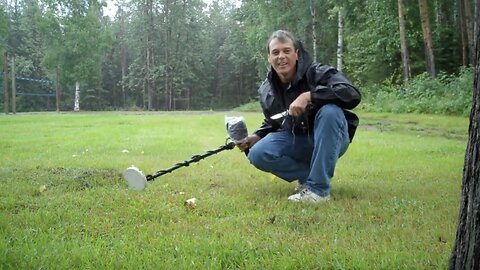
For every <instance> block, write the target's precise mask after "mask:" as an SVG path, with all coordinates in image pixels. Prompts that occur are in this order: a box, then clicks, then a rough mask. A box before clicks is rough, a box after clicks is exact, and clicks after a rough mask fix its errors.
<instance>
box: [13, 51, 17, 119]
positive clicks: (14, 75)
mask: <svg viewBox="0 0 480 270" xmlns="http://www.w3.org/2000/svg"><path fill="white" fill-rule="evenodd" d="M15 72H16V71H15V54H12V113H13V114H16V113H17V79H16V76H17V74H15Z"/></svg>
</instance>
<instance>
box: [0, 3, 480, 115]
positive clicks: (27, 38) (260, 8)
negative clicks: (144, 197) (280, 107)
mask: <svg viewBox="0 0 480 270" xmlns="http://www.w3.org/2000/svg"><path fill="white" fill-rule="evenodd" d="M0 3H1V5H0V63H2V65H1V69H2V71H3V76H1V79H0V80H1V84H0V87H1V88H0V92H1V93H0V100H1V102H0V109H1V111H4V112H5V113H9V112H11V111H12V110H13V111H14V112H15V111H18V112H25V111H55V110H57V111H71V110H94V111H99V110H153V111H155V110H165V111H171V110H224V109H232V108H235V107H238V106H240V105H242V104H247V103H250V102H254V101H256V99H257V88H258V85H259V84H260V83H261V82H262V81H263V80H264V78H265V75H266V72H267V68H268V65H267V51H266V47H265V45H266V44H265V43H266V41H267V39H268V37H269V35H270V34H271V33H272V32H273V31H275V30H277V29H285V30H288V31H290V32H292V33H294V34H295V35H296V37H297V38H298V39H299V40H301V41H302V43H303V44H304V46H305V48H306V49H307V51H308V52H309V53H310V54H311V56H312V57H313V59H314V60H315V61H317V62H322V63H325V64H329V65H332V66H335V67H336V68H337V69H339V70H341V71H342V72H344V73H345V74H346V75H347V77H349V78H350V79H351V80H352V81H353V82H354V84H355V85H356V86H358V87H359V88H360V91H361V92H362V95H363V102H362V104H361V108H362V109H364V110H367V111H390V112H419V113H441V114H454V115H467V114H468V112H469V110H470V106H471V102H472V82H473V69H472V68H471V65H472V63H473V59H474V55H473V54H474V49H475V48H474V44H475V43H474V42H475V40H474V39H475V36H474V34H473V33H474V18H475V16H476V15H475V10H474V4H473V2H472V1H471V0H454V1H452V0H415V1H414V0H396V1H394V0H387V1H375V0H362V1H359V0H337V1H333V0H275V1H272V0H243V1H240V0H212V1H202V0H158V1H153V0H141V1H128V0H113V1H109V2H108V6H109V7H112V6H113V7H115V12H114V14H107V13H106V11H107V2H106V1H97V0H0ZM75 97H77V98H78V101H77V102H75Z"/></svg>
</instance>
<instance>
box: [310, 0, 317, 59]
mask: <svg viewBox="0 0 480 270" xmlns="http://www.w3.org/2000/svg"><path fill="white" fill-rule="evenodd" d="M315 2H316V1H313V0H310V15H311V16H312V50H313V61H314V62H317V29H316V24H317V18H316V17H317V9H316V8H315Z"/></svg>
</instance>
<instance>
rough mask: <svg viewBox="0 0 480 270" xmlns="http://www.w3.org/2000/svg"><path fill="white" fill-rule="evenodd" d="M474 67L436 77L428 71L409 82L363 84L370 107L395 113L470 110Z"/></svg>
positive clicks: (468, 111) (364, 95) (367, 107)
mask: <svg viewBox="0 0 480 270" xmlns="http://www.w3.org/2000/svg"><path fill="white" fill-rule="evenodd" d="M472 89H473V70H472V69H465V70H462V71H461V72H460V74H458V75H447V74H441V75H439V76H438V77H437V78H435V79H430V78H428V75H427V74H426V73H424V74H422V75H419V76H417V77H416V78H415V79H414V80H412V81H411V82H409V84H407V85H395V84H393V83H391V82H384V83H383V84H377V85H371V86H369V87H365V88H363V97H364V102H363V103H362V104H361V107H362V108H363V109H364V110H367V111H376V112H394V113H412V112H414V113H436V114H447V115H456V114H460V115H464V116H468V115H469V114H470V108H471V105H472V96H473V95H472Z"/></svg>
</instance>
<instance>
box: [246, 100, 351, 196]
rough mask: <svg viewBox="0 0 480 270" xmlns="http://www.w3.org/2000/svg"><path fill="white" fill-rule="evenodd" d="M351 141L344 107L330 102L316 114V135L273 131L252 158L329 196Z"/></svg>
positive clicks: (252, 152) (267, 169)
mask: <svg viewBox="0 0 480 270" xmlns="http://www.w3.org/2000/svg"><path fill="white" fill-rule="evenodd" d="M349 144H350V139H349V137H348V126H347V120H346V119H345V115H344V114H343V111H342V109H340V108H339V107H338V106H336V105H334V104H327V105H324V106H323V107H321V108H320V110H318V112H317V114H316V115H315V124H314V128H313V134H312V133H310V134H308V135H307V134H304V135H303V134H302V135H298V134H293V133H292V131H279V132H271V133H269V134H268V135H267V136H265V137H264V138H262V139H261V140H259V141H258V142H257V143H256V144H255V145H254V146H253V147H252V148H251V149H250V152H249V154H248V159H249V160H250V163H252V164H253V165H254V166H255V167H257V168H258V169H260V170H262V171H265V172H270V173H272V174H274V175H276V176H278V177H279V178H282V179H284V180H286V181H288V182H291V181H294V180H298V181H299V182H300V183H301V184H306V186H307V188H308V189H309V190H310V191H312V192H314V193H316V194H318V195H320V196H327V195H329V194H330V180H331V178H332V177H333V173H334V170H335V165H336V164H337V160H338V158H340V157H341V156H342V155H343V154H344V153H345V151H347V148H348V145H349Z"/></svg>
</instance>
